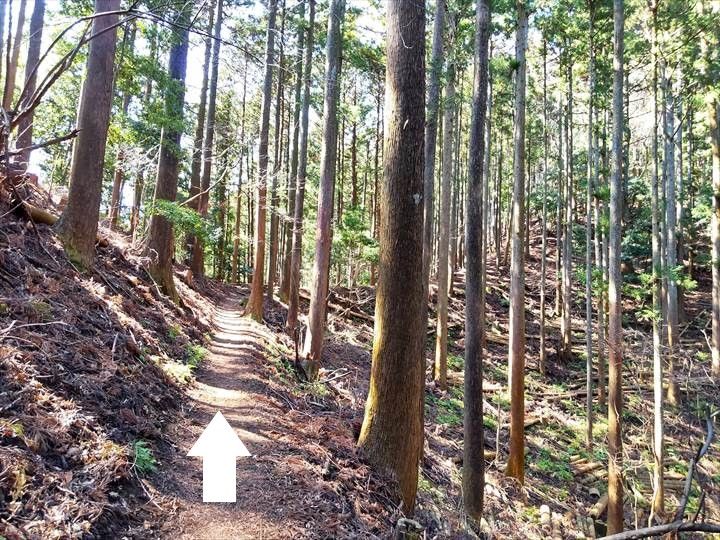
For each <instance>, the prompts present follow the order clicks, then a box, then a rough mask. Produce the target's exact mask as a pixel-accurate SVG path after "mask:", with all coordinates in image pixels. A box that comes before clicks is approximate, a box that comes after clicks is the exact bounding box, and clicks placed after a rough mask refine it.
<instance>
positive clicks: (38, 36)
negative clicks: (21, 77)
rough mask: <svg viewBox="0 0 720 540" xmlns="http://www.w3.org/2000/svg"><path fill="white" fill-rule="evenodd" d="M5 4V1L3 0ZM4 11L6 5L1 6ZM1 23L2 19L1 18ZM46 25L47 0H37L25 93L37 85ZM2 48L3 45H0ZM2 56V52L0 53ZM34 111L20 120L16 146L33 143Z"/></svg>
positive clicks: (23, 159)
mask: <svg viewBox="0 0 720 540" xmlns="http://www.w3.org/2000/svg"><path fill="white" fill-rule="evenodd" d="M3 4H4V2H3ZM0 9H1V10H2V12H4V11H5V7H4V6H3V7H2V8H0ZM0 25H2V20H1V19H0ZM44 26H45V0H35V4H34V5H33V12H32V17H31V18H30V40H29V43H28V52H27V61H26V62H25V88H24V94H25V95H26V96H32V95H33V94H34V93H35V88H36V86H37V69H38V62H39V60H40V52H41V50H40V49H41V47H42V35H43V28H44ZM0 43H2V31H0ZM0 48H1V47H0ZM0 56H2V54H0ZM34 114H35V113H34V111H30V113H29V114H28V115H27V116H26V117H25V118H23V119H22V120H21V121H20V124H19V125H18V137H17V142H16V143H15V146H16V147H17V148H27V147H28V146H30V145H31V144H32V140H33V116H34ZM19 161H20V163H21V164H22V166H23V168H24V169H27V167H28V165H29V163H30V150H25V151H24V152H23V153H22V154H21V155H20V158H19Z"/></svg>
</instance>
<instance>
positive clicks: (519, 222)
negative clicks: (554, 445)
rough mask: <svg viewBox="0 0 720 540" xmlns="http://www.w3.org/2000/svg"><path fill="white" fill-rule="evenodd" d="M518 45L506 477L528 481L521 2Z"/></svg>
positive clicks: (524, 19) (524, 20) (524, 25)
mask: <svg viewBox="0 0 720 540" xmlns="http://www.w3.org/2000/svg"><path fill="white" fill-rule="evenodd" d="M516 5H517V38H516V42H515V62H516V65H517V68H516V73H515V128H514V133H513V147H514V148H513V198H512V206H513V211H512V227H511V231H512V234H511V238H512V264H511V267H510V317H509V319H510V328H509V337H510V340H509V345H508V355H509V363H510V373H509V379H510V380H509V383H508V386H509V387H510V455H509V456H508V463H507V469H506V474H507V475H508V476H510V477H512V478H515V479H517V480H518V482H520V483H521V484H522V483H523V482H524V480H525V263H524V260H523V259H524V252H525V250H524V247H523V241H524V236H525V234H524V231H523V228H524V226H525V215H524V214H525V200H524V199H525V75H526V74H525V70H526V61H525V49H526V47H527V36H528V15H527V11H526V9H527V6H526V5H525V1H524V0H518V2H517V4H516Z"/></svg>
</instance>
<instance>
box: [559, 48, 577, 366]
mask: <svg viewBox="0 0 720 540" xmlns="http://www.w3.org/2000/svg"><path fill="white" fill-rule="evenodd" d="M566 54H567V55H568V56H569V55H570V50H569V48H566ZM567 84H568V95H567V99H568V101H567V118H566V121H565V152H566V158H565V186H564V187H565V231H564V235H563V255H562V290H563V294H562V298H563V307H562V319H561V320H560V323H561V324H560V335H561V347H560V357H561V359H562V360H563V361H565V362H568V361H569V360H570V359H571V358H572V313H571V309H572V263H573V245H572V243H573V225H574V222H575V218H574V213H573V207H574V191H573V176H574V175H573V78H572V60H571V59H570V58H568V65H567Z"/></svg>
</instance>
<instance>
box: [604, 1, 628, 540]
mask: <svg viewBox="0 0 720 540" xmlns="http://www.w3.org/2000/svg"><path fill="white" fill-rule="evenodd" d="M613 27H614V31H613V99H612V106H613V109H612V126H613V131H612V160H611V169H610V170H611V181H610V238H609V242H608V244H609V258H608V269H609V282H608V307H609V309H608V312H609V322H608V340H607V341H608V351H609V355H608V367H609V373H608V375H609V379H608V499H609V502H608V517H607V525H608V530H607V532H608V534H615V533H618V532H621V531H622V530H623V527H624V526H623V521H624V520H623V483H622V478H623V473H622V410H623V398H622V361H623V343H622V301H621V291H622V274H621V273H620V262H621V257H620V242H621V238H622V224H621V220H622V212H623V201H622V171H623V147H622V139H623V121H624V118H623V63H624V38H625V36H624V34H625V14H624V0H613Z"/></svg>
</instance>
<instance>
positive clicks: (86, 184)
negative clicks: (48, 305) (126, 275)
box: [55, 0, 120, 268]
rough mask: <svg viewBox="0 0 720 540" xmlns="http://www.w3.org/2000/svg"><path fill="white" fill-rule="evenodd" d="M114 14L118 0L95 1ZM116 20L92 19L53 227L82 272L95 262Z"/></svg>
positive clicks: (115, 17) (114, 16)
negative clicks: (62, 198) (64, 198)
mask: <svg viewBox="0 0 720 540" xmlns="http://www.w3.org/2000/svg"><path fill="white" fill-rule="evenodd" d="M119 9H120V0H95V13H103V12H106V11H117V10H119ZM117 21H118V15H117V13H115V14H111V15H106V16H103V17H96V18H95V19H94V20H93V25H92V33H93V34H97V37H96V38H94V39H93V40H91V41H90V50H89V53H88V59H87V64H86V68H85V81H84V83H83V87H82V94H81V96H80V108H79V110H78V120H77V126H78V128H79V129H80V133H79V134H78V136H77V138H76V139H75V143H74V144H73V158H72V166H71V169H70V192H69V193H68V203H67V206H66V207H65V210H64V211H63V213H62V216H60V219H59V220H58V221H57V223H56V224H55V231H56V232H57V234H58V236H59V237H60V240H61V241H62V243H63V245H64V247H65V251H66V253H67V254H68V257H70V259H71V260H73V261H74V262H76V263H78V264H79V265H81V266H83V267H86V268H87V267H90V266H92V264H93V260H94V257H95V238H96V236H97V229H98V215H99V213H100V198H101V193H102V178H103V164H104V162H105V145H106V143H107V132H108V125H109V123H110V108H111V107H112V90H113V75H114V70H113V65H114V62H115V45H116V43H115V41H116V37H117V28H116V27H115V24H116V23H117ZM108 28H112V29H110V30H107V29H108Z"/></svg>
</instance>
